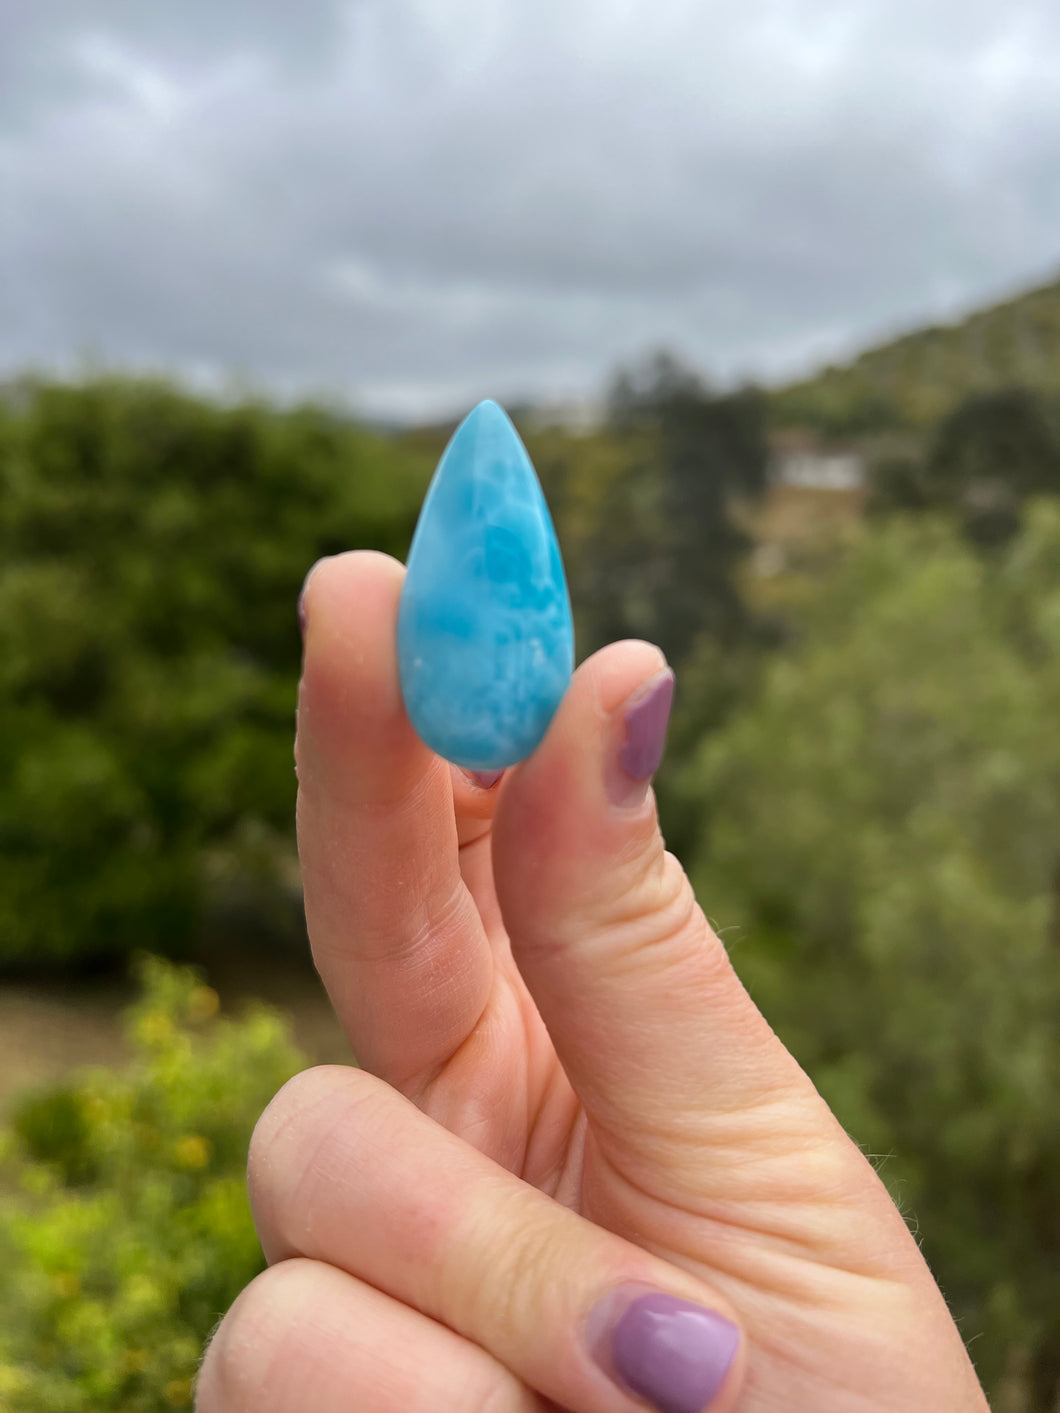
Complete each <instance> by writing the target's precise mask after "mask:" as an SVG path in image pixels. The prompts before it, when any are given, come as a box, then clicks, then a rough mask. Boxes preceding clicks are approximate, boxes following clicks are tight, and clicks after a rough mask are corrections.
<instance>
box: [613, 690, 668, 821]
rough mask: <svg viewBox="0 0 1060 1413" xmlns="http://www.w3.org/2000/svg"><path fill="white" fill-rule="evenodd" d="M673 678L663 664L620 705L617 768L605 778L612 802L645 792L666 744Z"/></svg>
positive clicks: (633, 799)
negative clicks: (620, 721) (620, 737)
mask: <svg viewBox="0 0 1060 1413" xmlns="http://www.w3.org/2000/svg"><path fill="white" fill-rule="evenodd" d="M675 680H676V679H675V678H674V674H673V670H672V669H671V668H669V667H666V668H664V669H663V670H662V671H661V672H657V673H656V674H655V676H654V677H652V678H650V679H649V680H648V681H647V682H645V683H644V685H643V686H642V687H639V688H638V689H637V691H636V692H634V693H633V696H632V697H631V698H630V699H629V701H628V702H627V703H626V705H625V707H623V708H622V724H623V730H624V736H623V739H622V742H621V745H620V746H619V748H618V755H617V761H616V764H617V769H615V770H613V771H612V772H611V778H610V779H609V781H608V788H609V792H610V795H611V800H612V803H613V804H616V805H625V806H630V805H638V804H640V803H641V801H642V800H643V799H644V797H645V796H646V795H647V793H648V785H649V783H650V781H651V778H652V776H653V775H654V774H655V772H656V771H657V770H658V769H659V764H660V762H661V761H662V758H663V750H664V749H665V747H666V727H667V724H668V723H669V720H670V708H671V707H672V706H673V701H674V684H675Z"/></svg>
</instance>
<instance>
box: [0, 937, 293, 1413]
mask: <svg viewBox="0 0 1060 1413" xmlns="http://www.w3.org/2000/svg"><path fill="white" fill-rule="evenodd" d="M141 973H142V978H143V984H144V990H143V995H142V998H141V999H140V1001H139V1002H138V1003H137V1004H136V1005H135V1006H134V1007H133V1008H132V1010H131V1011H130V1013H129V1016H128V1027H129V1034H130V1038H131V1041H132V1045H133V1047H134V1059H133V1062H132V1063H131V1065H130V1066H129V1067H128V1068H127V1069H125V1070H122V1071H107V1070H96V1071H92V1072H88V1073H85V1074H83V1075H81V1076H79V1077H78V1078H76V1079H74V1080H72V1081H71V1082H69V1083H67V1084H65V1085H62V1086H60V1087H57V1088H52V1089H49V1090H47V1091H45V1092H43V1093H37V1094H32V1095H30V1096H28V1097H27V1098H25V1099H24V1100H22V1101H21V1103H19V1104H18V1105H17V1106H16V1109H15V1113H14V1117H13V1122H12V1124H11V1127H10V1129H9V1130H8V1132H7V1133H6V1134H5V1135H4V1137H3V1154H4V1169H3V1181H4V1183H5V1189H4V1190H5V1191H6V1195H4V1196H3V1197H0V1407H2V1408H3V1409H4V1410H5V1413H109V1410H114V1413H119V1410H120V1413H172V1410H173V1409H181V1408H189V1407H190V1406H191V1404H192V1398H193V1393H192V1387H193V1380H194V1375H195V1370H196V1367H197V1363H198V1360H199V1357H200V1354H201V1351H202V1348H203V1344H204V1342H205V1340H206V1338H207V1337H208V1335H209V1333H210V1331H211V1329H212V1328H213V1327H214V1325H215V1324H216V1323H217V1321H218V1319H219V1318H220V1316H221V1315H222V1314H223V1313H224V1311H225V1310H226V1309H227V1307H228V1306H229V1305H230V1304H231V1302H232V1300H233V1299H234V1298H235V1296H236V1294H237V1293H238V1292H239V1291H240V1290H241V1289H242V1287H243V1286H244V1285H246V1283H247V1282H248V1281H249V1280H250V1279H251V1278H252V1277H253V1276H254V1275H255V1274H257V1272H258V1271H259V1270H260V1269H261V1268H262V1265H263V1260H262V1256H261V1251H260V1248H259V1246H258V1241H257V1237H256V1235H255V1232H254V1227H253V1223H252V1221H251V1217H250V1209H249V1204H248V1201H247V1195H246V1187H245V1180H244V1167H245V1161H246V1149H247V1143H248V1140H249V1137H250V1133H251V1130H252V1128H253V1125H254V1123H255V1121H256V1119H257V1117H258V1115H259V1114H260V1112H261V1110H262V1109H263V1108H264V1107H265V1105H266V1103H267V1102H268V1100H269V1099H270V1098H271V1096H272V1094H273V1093H274V1092H275V1091H276V1090H277V1089H278V1088H279V1087H280V1086H281V1085H282V1084H283V1083H284V1082H285V1081H286V1080H287V1079H288V1078H289V1077H290V1076H291V1075H292V1074H294V1073H295V1072H296V1071H297V1070H298V1069H300V1068H302V1066H303V1064H304V1061H303V1059H302V1057H301V1056H300V1055H299V1054H298V1052H297V1051H296V1050H295V1049H294V1048H293V1046H292V1045H291V1043H290V1041H289V1039H288V1037H287V1034H286V1031H285V1027H284V1024H283V1022H282V1021H281V1019H280V1018H279V1017H278V1016H277V1015H276V1014H275V1013H273V1012H271V1011H269V1010H266V1009H264V1008H262V1007H260V1006H259V1007H256V1008H254V1009H252V1010H250V1011H248V1012H247V1013H246V1014H245V1015H244V1016H242V1017H241V1018H240V1019H237V1020H227V1019H221V1018H220V1017H219V1016H218V999H217V994H216V992H214V991H213V990H212V989H211V988H210V987H208V986H205V985H204V984H203V983H202V982H201V981H200V980H199V979H198V978H197V977H196V975H195V973H194V972H192V971H191V970H189V969H186V968H176V967H174V966H172V965H171V964H169V963H164V962H162V961H159V960H157V959H148V960H146V961H144V962H142V964H141Z"/></svg>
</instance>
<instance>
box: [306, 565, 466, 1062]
mask: <svg viewBox="0 0 1060 1413" xmlns="http://www.w3.org/2000/svg"><path fill="white" fill-rule="evenodd" d="M403 577H404V570H403V569H402V567H401V565H400V564H398V563H397V561H396V560H393V559H389V558H387V557H386V556H385V555H380V554H374V553H352V554H344V555H339V556H337V557H336V558H334V559H328V560H324V561H322V562H321V563H320V564H319V565H318V566H317V567H316V568H315V569H314V571H313V573H312V575H311V577H310V579H309V581H308V583H307V585H306V588H305V590H304V591H303V608H304V616H305V623H306V628H305V662H304V668H303V674H302V683H301V687H300V690H299V706H298V737H297V742H296V760H297V763H298V846H299V854H300V857H301V862H302V880H303V887H304V891H305V908H306V920H307V923H308V927H309V936H310V941H311V943H312V947H313V956H314V959H315V961H316V964H317V967H318V969H319V971H320V974H321V976H322V977H323V980H324V984H325V986H326V987H327V989H328V993H329V994H330V996H331V999H332V1002H333V1004H334V1006H335V1009H336V1011H337V1013H338V1015H339V1018H340V1020H341V1021H342V1023H343V1025H344V1026H345V1028H346V1031H347V1033H348V1034H349V1036H350V1040H351V1042H352V1044H353V1047H354V1050H355V1051H356V1053H357V1056H358V1060H359V1062H360V1063H361V1064H362V1065H364V1066H365V1067H366V1068H368V1069H371V1070H372V1071H373V1072H375V1073H377V1074H380V1075H383V1076H385V1077H386V1078H387V1079H389V1080H390V1081H391V1082H392V1083H394V1084H396V1085H398V1086H399V1087H402V1088H405V1087H409V1086H410V1085H413V1084H414V1083H415V1080H416V1077H417V1076H418V1075H420V1074H422V1073H425V1072H433V1071H434V1070H436V1069H437V1067H438V1066H439V1065H440V1064H441V1063H443V1062H444V1061H445V1060H446V1059H447V1058H448V1057H449V1055H451V1054H452V1053H453V1052H454V1051H455V1050H456V1049H457V1048H458V1046H459V1045H460V1044H461V1043H462V1042H463V1040H464V1039H465V1038H466V1037H467V1035H468V1034H469V1033H470V1031H471V1029H472V1028H473V1027H474V1025H475V1023H476V1021H477V1020H478V1019H479V1017H480V1016H481V1014H482V1011H483V1008H484V1006H485V1003H486V998H487V996H488V995H489V990H490V986H491V982H492V975H493V963H492V959H491V955H490V949H489V944H488V942H487V939H486V936H485V933H484V931H483V928H482V925H481V922H480V919H479V915H478V912H477V909H476V906H475V903H474V900H473V898H472V896H471V894H470V892H469V890H468V888H467V886H466V885H465V883H464V880H463V878H462V876H461V872H460V862H459V854H458V836H457V830H458V825H457V820H456V818H455V816H454V808H453V788H452V783H451V779H450V772H449V768H448V766H447V765H446V763H445V762H444V761H442V760H440V759H439V758H438V757H437V756H435V755H434V754H433V753H432V752H431V751H429V750H428V749H427V747H426V746H425V745H423V743H422V742H421V741H420V740H419V738H418V737H417V736H416V734H415V732H414V731H413V730H412V727H411V726H410V725H409V721H408V718H407V716H406V715H405V709H404V705H403V703H402V699H401V691H400V686H399V683H398V671H397V661H396V648H395V642H396V631H397V630H396V624H397V611H398V600H399V597H400V594H401V586H402V582H403ZM487 793H488V792H485V791H483V790H481V789H480V788H478V787H474V786H472V784H471V783H470V782H468V783H467V786H466V788H465V789H464V790H463V796H464V798H465V801H477V800H478V799H479V797H483V798H484V797H485V796H486V794H487Z"/></svg>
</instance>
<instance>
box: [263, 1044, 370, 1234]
mask: <svg viewBox="0 0 1060 1413" xmlns="http://www.w3.org/2000/svg"><path fill="white" fill-rule="evenodd" d="M394 1098H395V1096H394V1093H393V1091H392V1090H390V1089H389V1088H388V1087H387V1086H386V1085H384V1084H383V1083H382V1081H380V1080H378V1079H376V1078H375V1077H374V1076H372V1075H369V1074H366V1073H365V1072H364V1071H362V1070H358V1069H353V1068H349V1067H344V1066H341V1065H321V1066H317V1067H316V1068H313V1069H308V1070H303V1071H302V1072H301V1073H300V1074H297V1075H295V1076H294V1078H293V1079H290V1080H288V1082H287V1083H286V1084H285V1085H284V1086H283V1088H282V1089H281V1090H280V1091H279V1093H278V1094H277V1095H276V1096H275V1097H274V1098H273V1100H272V1102H271V1103H270V1104H269V1106H268V1107H267V1108H266V1110H265V1112H264V1113H263V1114H262V1116H261V1118H260V1119H259V1120H258V1122H257V1124H256V1126H255V1128H254V1132H253V1135H252V1136H251V1140H250V1149H249V1153H248V1156H247V1186H248V1188H249V1191H250V1202H251V1207H252V1209H253V1211H254V1216H255V1222H256V1224H257V1227H258V1230H259V1232H262V1231H264V1232H265V1233H267V1241H266V1254H267V1255H268V1256H269V1257H270V1258H271V1259H272V1260H278V1259H281V1258H284V1257H291V1256H296V1255H303V1256H321V1255H325V1254H326V1253H323V1252H321V1251H319V1250H317V1249H316V1243H315V1239H314V1235H313V1233H314V1231H315V1229H316V1222H315V1217H316V1216H317V1215H318V1214H319V1210H320V1209H321V1208H324V1209H328V1210H330V1209H331V1208H333V1207H334V1205H335V1202H336V1200H337V1193H338V1192H339V1191H340V1189H341V1178H342V1176H343V1174H344V1173H345V1172H346V1171H347V1170H348V1167H349V1164H350V1162H351V1160H352V1159H353V1158H354V1157H355V1155H356V1152H357V1150H358V1149H359V1148H361V1147H362V1146H363V1145H364V1143H365V1142H367V1141H368V1140H369V1136H370V1137H371V1141H373V1142H375V1141H376V1140H377V1139H378V1135H379V1134H381V1133H385V1132H386V1131H387V1129H388V1127H392V1125H393V1120H394V1113H393V1105H394Z"/></svg>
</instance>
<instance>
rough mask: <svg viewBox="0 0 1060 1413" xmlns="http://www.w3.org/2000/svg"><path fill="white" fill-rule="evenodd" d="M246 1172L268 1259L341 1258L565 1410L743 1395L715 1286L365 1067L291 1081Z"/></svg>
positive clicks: (266, 1119) (731, 1329)
mask: <svg viewBox="0 0 1060 1413" xmlns="http://www.w3.org/2000/svg"><path fill="white" fill-rule="evenodd" d="M248 1172H249V1176H250V1188H251V1200H252V1203H253V1207H254V1215H255V1221H256V1223H257V1226H258V1233H259V1235H260V1237H261V1241H262V1245H263V1247H264V1249H265V1253H266V1255H267V1257H268V1258H269V1259H270V1260H271V1261H277V1260H286V1259H289V1258H290V1257H292V1256H296V1255H301V1256H307V1257H309V1258H311V1259H316V1260H324V1261H328V1262H330V1263H332V1264H334V1265H336V1266H340V1267H342V1268H343V1269H344V1270H346V1271H349V1272H350V1273H351V1274H353V1275H356V1276H358V1277H359V1278H360V1279H361V1280H364V1281H366V1282H367V1283H368V1284H370V1285H372V1286H375V1287H376V1288H378V1289H380V1290H384V1291H386V1292H387V1293H388V1294H389V1295H391V1296H393V1297H394V1298H395V1299H397V1300H400V1301H402V1302H403V1303H404V1304H407V1305H410V1306H412V1307H414V1308H415V1309H417V1310H419V1311H420V1312H421V1313H422V1314H424V1315H427V1316H429V1317H430V1318H431V1319H434V1320H438V1321H440V1322H442V1323H443V1324H445V1325H447V1326H448V1327H449V1328H450V1329H451V1330H453V1331H455V1332H456V1333H458V1334H461V1335H463V1336H464V1337H465V1338H467V1339H469V1340H472V1341H473V1342H474V1343H475V1344H477V1345H479V1346H480V1347H481V1348H483V1349H485V1350H487V1351H489V1353H491V1354H492V1355H493V1356H494V1357H495V1358H496V1359H498V1360H499V1361H500V1362H501V1363H502V1364H503V1365H504V1366H505V1367H506V1368H508V1369H510V1370H511V1371H512V1372H513V1373H514V1374H515V1375H516V1376H517V1377H518V1378H519V1379H520V1380H521V1381H522V1382H523V1383H525V1384H527V1385H529V1386H530V1387H531V1388H533V1389H535V1390H537V1391H538V1392H540V1393H541V1394H543V1395H545V1396H546V1397H548V1398H550V1399H553V1400H555V1402H557V1403H559V1404H560V1406H561V1407H562V1408H565V1409H569V1410H571V1413H635V1410H640V1413H643V1409H644V1406H645V1404H644V1402H643V1401H641V1400H643V1399H647V1400H648V1403H649V1405H650V1406H653V1407H656V1408H662V1409H682V1410H684V1409H687V1410H689V1413H700V1410H707V1409H709V1410H711V1413H729V1410H731V1409H732V1408H733V1407H734V1405H735V1399H736V1397H737V1395H738V1392H739V1387H740V1383H741V1380H742V1377H743V1351H742V1346H741V1341H740V1338H739V1330H738V1328H737V1326H736V1325H735V1324H734V1323H733V1320H732V1314H731V1310H730V1309H729V1307H728V1306H727V1304H726V1303H725V1302H723V1301H722V1300H721V1298H720V1296H718V1295H717V1293H716V1292H714V1291H713V1290H712V1289H710V1288H709V1287H708V1286H706V1285H705V1284H703V1283H702V1282H701V1281H699V1280H697V1279H695V1278H694V1277H693V1276H691V1275H689V1274H688V1273H686V1272H684V1271H681V1270H678V1269H677V1268H676V1267H673V1266H670V1265H668V1264H667V1263H666V1262H664V1261H661V1260H659V1259H658V1258H656V1257H654V1256H652V1255H650V1254H649V1253H648V1252H646V1251H642V1250H641V1249H640V1248H639V1247H636V1246H633V1245H631V1244H630V1243H628V1242H626V1241H623V1240H622V1239H621V1238H620V1237H617V1236H614V1235H612V1234H611V1233H610V1232H606V1231H604V1230H603V1229H602V1228H601V1227H597V1226H594V1225H593V1224H592V1223H591V1222H588V1221H586V1220H585V1219H584V1218H582V1217H580V1216H578V1215H577V1214H576V1213H574V1212H573V1211H571V1210H570V1209H569V1208H567V1207H564V1206H561V1205H560V1204H559V1203H557V1202H554V1201H552V1200H551V1199H550V1198H548V1197H546V1196H545V1195H544V1194H543V1193H541V1192H540V1191H538V1190H537V1189H536V1188H533V1187H531V1186H530V1185H529V1184H527V1183H524V1182H522V1181H521V1180H520V1179H519V1178H517V1177H515V1176H514V1175H512V1174H511V1173H509V1172H507V1171H506V1170H505V1169H503V1168H501V1167H499V1166H498V1165H497V1164H495V1163H493V1162H491V1161H490V1159H488V1158H486V1157H485V1156H484V1155H483V1154H481V1153H479V1152H478V1151H477V1150H476V1149H474V1148H472V1147H471V1146H470V1145H468V1144H466V1143H464V1142H463V1141H462V1140H461V1139H459V1138H457V1137H455V1136H454V1135H453V1134H451V1133H450V1132H449V1131H448V1130H447V1129H445V1128H443V1127H442V1126H441V1125H439V1124H437V1123H435V1122H434V1120H433V1119H431V1118H429V1117H428V1116H427V1115H425V1114H423V1113H421V1112H420V1111H419V1110H418V1109H416V1108H415V1107H414V1106H413V1105H412V1104H411V1103H410V1102H409V1101H407V1100H405V1099H404V1098H402V1096H401V1095H399V1094H397V1093H396V1092H395V1091H394V1090H392V1089H390V1088H389V1087H388V1086H386V1085H384V1084H382V1083H381V1082H380V1081H379V1080H377V1079H374V1078H372V1077H371V1076H370V1075H366V1074H363V1073H359V1072H357V1071H356V1070H343V1069H339V1068H337V1067H331V1068H322V1069H317V1070H310V1071H307V1072H305V1073H304V1074H302V1075H299V1076H297V1077H296V1078H295V1079H294V1080H292V1081H290V1082H289V1083H288V1084H287V1085H286V1086H285V1088H284V1089H283V1090H281V1091H280V1093H279V1095H278V1096H277V1097H276V1099H274V1100H273V1102H272V1104H271V1105H270V1106H269V1108H268V1109H267V1110H266V1112H265V1114H264V1116H263V1117H262V1119H261V1120H260V1122H259V1124H258V1127H257V1129H256V1130H255V1133H254V1138H253V1140H252V1142H251V1152H250V1163H249V1168H248ZM634 1389H636V1390H638V1392H639V1395H640V1399H638V1398H637V1397H635V1396H634V1394H633V1392H632V1390H634Z"/></svg>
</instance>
